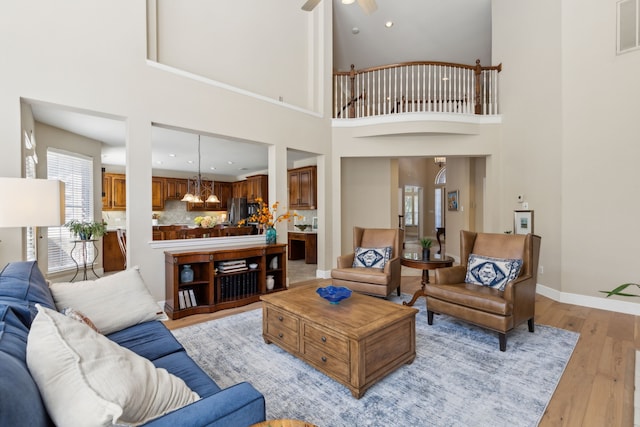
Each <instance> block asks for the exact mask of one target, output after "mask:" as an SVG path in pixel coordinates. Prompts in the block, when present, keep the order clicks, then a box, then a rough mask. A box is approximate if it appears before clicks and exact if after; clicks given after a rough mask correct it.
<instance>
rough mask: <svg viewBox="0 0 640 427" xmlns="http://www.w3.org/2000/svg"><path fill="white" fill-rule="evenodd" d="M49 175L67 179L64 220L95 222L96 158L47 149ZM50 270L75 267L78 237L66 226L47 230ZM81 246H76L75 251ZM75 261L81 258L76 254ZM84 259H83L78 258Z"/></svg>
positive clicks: (90, 248)
mask: <svg viewBox="0 0 640 427" xmlns="http://www.w3.org/2000/svg"><path fill="white" fill-rule="evenodd" d="M47 177H48V178H49V179H59V180H61V181H63V182H64V199H65V222H68V221H71V220H72V219H77V220H80V221H93V205H94V203H93V159H92V158H91V157H87V156H83V155H81V154H77V153H70V152H66V151H62V150H56V149H52V148H49V149H47ZM48 237H49V238H48V250H47V253H48V266H47V271H48V272H49V273H53V272H56V271H61V270H66V269H70V268H75V267H76V263H75V262H74V260H73V259H72V258H71V250H72V249H73V246H74V244H73V240H74V239H76V237H74V236H73V235H72V234H71V233H70V232H69V229H68V228H66V227H49V229H48ZM81 249H82V248H80V247H77V248H76V250H81ZM86 256H87V260H88V261H91V260H93V257H94V256H95V251H94V248H93V245H87V255H86ZM76 260H79V257H78V255H76ZM79 262H81V260H79Z"/></svg>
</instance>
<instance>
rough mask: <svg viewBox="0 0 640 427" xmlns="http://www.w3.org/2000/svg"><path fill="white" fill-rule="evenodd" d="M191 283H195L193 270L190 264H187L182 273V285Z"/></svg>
mask: <svg viewBox="0 0 640 427" xmlns="http://www.w3.org/2000/svg"><path fill="white" fill-rule="evenodd" d="M190 282H193V270H192V269H191V266H190V265H189V264H186V265H184V266H183V267H182V271H181V272H180V283H190Z"/></svg>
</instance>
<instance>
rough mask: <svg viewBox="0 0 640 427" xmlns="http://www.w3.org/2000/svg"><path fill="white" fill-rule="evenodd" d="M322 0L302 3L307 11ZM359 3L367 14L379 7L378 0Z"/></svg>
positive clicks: (344, 0) (345, 2)
mask: <svg viewBox="0 0 640 427" xmlns="http://www.w3.org/2000/svg"><path fill="white" fill-rule="evenodd" d="M354 1H355V0H342V3H343V4H351V3H353V2H354ZM318 3H320V0H307V2H306V3H305V4H303V5H302V10H306V11H307V12H309V11H312V10H313V8H315V7H316V6H317V5H318ZM358 4H359V5H360V7H361V8H362V10H363V11H364V13H366V14H367V15H371V14H372V13H373V12H375V11H376V9H378V5H377V4H376V0H358Z"/></svg>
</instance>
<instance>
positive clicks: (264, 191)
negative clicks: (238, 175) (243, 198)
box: [247, 175, 269, 203]
mask: <svg viewBox="0 0 640 427" xmlns="http://www.w3.org/2000/svg"><path fill="white" fill-rule="evenodd" d="M257 198H261V199H262V200H263V201H264V202H265V203H269V175H252V176H248V177H247V203H255V202H256V199H257Z"/></svg>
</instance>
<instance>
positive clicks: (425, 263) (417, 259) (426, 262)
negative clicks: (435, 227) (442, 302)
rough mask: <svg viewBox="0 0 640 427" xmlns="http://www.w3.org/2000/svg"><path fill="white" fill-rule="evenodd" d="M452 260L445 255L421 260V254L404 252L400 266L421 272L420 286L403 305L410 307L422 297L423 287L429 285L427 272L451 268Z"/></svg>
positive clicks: (433, 255) (434, 255)
mask: <svg viewBox="0 0 640 427" xmlns="http://www.w3.org/2000/svg"><path fill="white" fill-rule="evenodd" d="M453 261H454V259H453V258H452V257H450V256H446V255H438V254H431V255H430V256H429V258H428V259H423V258H422V253H418V252H405V253H403V254H402V258H401V259H400V264H402V265H404V266H405V267H409V268H417V269H419V270H422V286H421V287H420V289H418V290H417V291H416V292H415V293H414V294H413V298H411V301H409V302H406V301H405V302H403V303H402V304H403V305H407V306H412V305H413V304H414V303H415V302H416V300H417V299H418V298H420V297H423V296H425V295H424V287H425V285H426V284H427V283H429V270H435V269H436V268H442V267H451V266H452V265H453Z"/></svg>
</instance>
